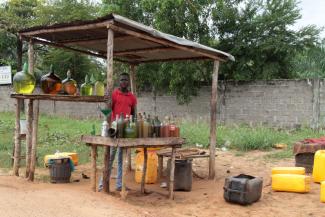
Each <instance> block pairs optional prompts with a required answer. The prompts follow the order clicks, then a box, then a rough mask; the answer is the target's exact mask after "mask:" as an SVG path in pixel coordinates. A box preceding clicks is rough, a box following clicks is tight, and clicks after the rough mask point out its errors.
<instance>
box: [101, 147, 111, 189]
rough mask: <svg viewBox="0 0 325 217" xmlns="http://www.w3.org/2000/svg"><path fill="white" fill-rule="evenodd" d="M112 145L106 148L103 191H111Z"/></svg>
mask: <svg viewBox="0 0 325 217" xmlns="http://www.w3.org/2000/svg"><path fill="white" fill-rule="evenodd" d="M110 150H111V149H110V147H105V148H104V171H103V191H104V192H106V193H109V185H110V171H109V161H110Z"/></svg>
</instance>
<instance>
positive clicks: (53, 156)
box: [44, 152, 79, 167]
mask: <svg viewBox="0 0 325 217" xmlns="http://www.w3.org/2000/svg"><path fill="white" fill-rule="evenodd" d="M62 157H70V158H71V160H72V162H73V164H74V165H75V166H77V165H78V160H79V157H78V154H77V153H75V152H60V153H57V154H48V155H45V156H44V166H45V167H47V166H49V164H48V162H49V160H51V159H58V158H62Z"/></svg>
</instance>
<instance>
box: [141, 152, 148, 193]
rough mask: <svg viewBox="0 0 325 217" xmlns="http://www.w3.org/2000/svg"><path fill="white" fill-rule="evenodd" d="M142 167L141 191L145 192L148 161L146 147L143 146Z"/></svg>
mask: <svg viewBox="0 0 325 217" xmlns="http://www.w3.org/2000/svg"><path fill="white" fill-rule="evenodd" d="M143 155H144V159H143V167H142V177H141V193H142V194H144V193H145V187H144V186H145V183H146V175H147V163H148V151H147V148H143Z"/></svg>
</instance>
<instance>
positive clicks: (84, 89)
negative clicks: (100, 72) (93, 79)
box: [80, 75, 93, 96]
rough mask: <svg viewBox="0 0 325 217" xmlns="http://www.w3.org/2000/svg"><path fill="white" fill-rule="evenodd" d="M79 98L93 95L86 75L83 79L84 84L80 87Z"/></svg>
mask: <svg viewBox="0 0 325 217" xmlns="http://www.w3.org/2000/svg"><path fill="white" fill-rule="evenodd" d="M80 94H81V96H91V95H93V86H92V85H91V83H90V82H89V78H88V75H86V77H85V83H83V84H82V85H81V87H80Z"/></svg>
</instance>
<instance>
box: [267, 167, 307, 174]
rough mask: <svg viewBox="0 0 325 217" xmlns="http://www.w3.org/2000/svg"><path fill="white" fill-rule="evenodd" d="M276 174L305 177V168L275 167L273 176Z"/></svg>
mask: <svg viewBox="0 0 325 217" xmlns="http://www.w3.org/2000/svg"><path fill="white" fill-rule="evenodd" d="M275 174H297V175H305V167H273V168H272V175H275Z"/></svg>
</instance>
